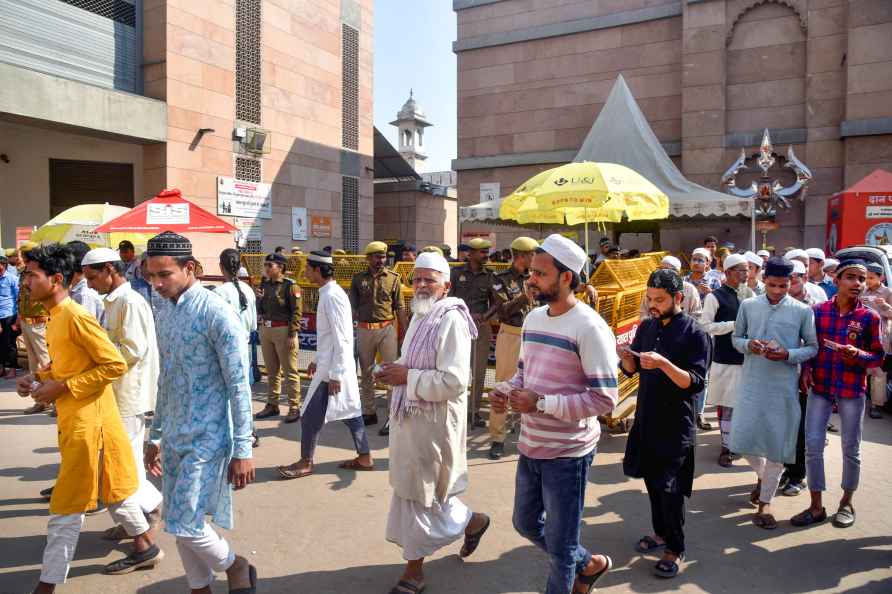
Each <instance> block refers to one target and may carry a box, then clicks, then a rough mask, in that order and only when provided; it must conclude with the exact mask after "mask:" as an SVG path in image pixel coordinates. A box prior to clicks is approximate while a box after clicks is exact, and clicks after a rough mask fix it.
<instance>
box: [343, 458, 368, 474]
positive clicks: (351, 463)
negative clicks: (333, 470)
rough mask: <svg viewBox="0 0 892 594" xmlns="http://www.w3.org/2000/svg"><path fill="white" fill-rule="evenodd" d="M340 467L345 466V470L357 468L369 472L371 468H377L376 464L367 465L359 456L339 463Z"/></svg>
mask: <svg viewBox="0 0 892 594" xmlns="http://www.w3.org/2000/svg"><path fill="white" fill-rule="evenodd" d="M338 468H343V469H345V470H355V471H357V472H368V471H370V470H375V464H374V463H372V464H371V465H369V466H366V465H365V464H362V463H361V462H360V461H359V458H353V459H352V460H347V461H346V462H341V463H340V464H338Z"/></svg>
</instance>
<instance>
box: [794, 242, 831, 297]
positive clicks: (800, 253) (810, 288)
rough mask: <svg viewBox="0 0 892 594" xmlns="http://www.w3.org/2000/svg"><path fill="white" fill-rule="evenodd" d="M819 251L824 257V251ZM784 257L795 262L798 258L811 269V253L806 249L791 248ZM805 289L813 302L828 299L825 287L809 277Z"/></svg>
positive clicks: (807, 268)
mask: <svg viewBox="0 0 892 594" xmlns="http://www.w3.org/2000/svg"><path fill="white" fill-rule="evenodd" d="M817 252H820V255H821V256H822V257H823V255H824V252H823V251H821V250H817ZM784 258H786V259H787V260H791V261H794V262H795V261H797V260H798V261H799V262H802V263H803V264H804V265H805V269H806V270H811V268H810V264H809V262H810V256H809V253H808V252H807V251H805V250H801V249H792V250H789V251H787V253H786V254H784ZM822 259H823V258H822ZM805 290H806V291H807V292H808V296H809V297H811V299H812V302H813V303H815V304H816V305H817V304H819V303H824V302H825V301H827V293H825V292H824V289H822V288H821V287H819V286H818V285H817V284H816V283H813V282H812V281H811V280H808V279H807V282H806V283H805Z"/></svg>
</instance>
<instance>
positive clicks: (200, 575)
mask: <svg viewBox="0 0 892 594" xmlns="http://www.w3.org/2000/svg"><path fill="white" fill-rule="evenodd" d="M147 253H148V256H149V257H148V266H147V272H148V276H149V279H148V280H149V282H150V283H151V284H152V286H153V287H154V289H155V290H156V291H157V292H158V294H159V295H161V296H162V297H164V298H165V299H168V300H170V302H171V306H170V307H166V308H164V309H163V310H161V311H159V312H158V319H157V320H156V326H157V332H158V343H159V344H163V345H166V347H165V348H164V349H162V350H161V374H160V376H159V378H158V402H157V405H156V408H155V418H154V421H153V423H152V431H151V434H150V443H149V444H148V445H147V447H146V467H147V468H148V470H149V472H151V473H152V474H153V475H155V476H162V477H163V478H162V481H163V493H164V510H163V518H164V524H165V530H166V531H167V532H169V533H171V534H173V535H175V536H176V538H177V548H178V549H179V552H180V557H181V558H182V561H183V566H184V568H185V570H186V577H187V579H188V582H189V586H190V588H192V591H193V593H198V592H201V593H205V592H206V593H208V594H209V593H210V584H211V583H212V582H213V580H214V572H218V571H225V572H226V573H227V577H228V578H229V587H230V592H239V593H240V594H247V593H253V592H254V591H255V583H256V571H255V569H254V567H253V566H251V565H249V564H248V561H247V560H246V559H245V558H244V557H240V556H237V555H235V553H234V552H233V551H232V550H231V549H230V547H229V544H228V543H227V542H226V541H225V540H224V539H222V538H220V536H219V535H218V534H217V533H216V532H214V530H213V529H212V528H211V527H210V526H209V525H208V524H207V523H206V522H205V516H206V515H209V516H211V519H212V520H213V521H214V523H215V524H217V525H218V526H221V527H223V528H227V529H231V528H232V525H233V522H232V515H233V514H232V489H233V487H234V488H235V489H241V488H244V487H245V486H246V485H247V484H248V483H250V482H252V481H253V480H254V463H253V461H252V460H251V389H250V386H249V384H248V379H247V378H248V370H247V361H248V357H247V345H248V340H247V336H246V335H245V331H244V329H243V328H242V324H241V322H240V321H239V319H238V316H237V315H236V313H235V312H234V311H233V310H232V308H231V307H230V306H229V305H228V304H227V303H226V302H225V301H224V300H223V299H222V298H221V297H219V296H218V295H215V294H214V293H213V292H211V291H208V290H205V289H204V288H203V287H202V286H201V284H200V283H199V282H198V280H197V279H196V277H195V259H194V258H193V257H192V245H191V244H190V243H189V240H187V239H186V238H185V237H182V236H180V235H177V234H175V233H171V232H164V233H162V234H160V235H158V236H156V237H153V238H152V239H151V240H149V243H148V249H147ZM159 454H161V456H160V459H159ZM162 461H163V469H162Z"/></svg>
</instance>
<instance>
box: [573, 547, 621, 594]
mask: <svg viewBox="0 0 892 594" xmlns="http://www.w3.org/2000/svg"><path fill="white" fill-rule="evenodd" d="M602 557H604V560H605V561H607V563H605V564H604V569H602V570H601V571H599V572H598V573H593V574H592V575H585V574H582V573H577V574H576V581H578V582H579V583H580V584H582V585H583V586H585V587H586V590H585V592H586V594H591V592H594V591H595V583H597V581H598V580H599V579H601V578H602V577H603V576H604V575H606V574H607V572H608V571H610V570H611V569H613V559H611V558H610V555H602ZM574 592H579V590H574Z"/></svg>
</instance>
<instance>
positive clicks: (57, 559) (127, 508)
mask: <svg viewBox="0 0 892 594" xmlns="http://www.w3.org/2000/svg"><path fill="white" fill-rule="evenodd" d="M108 513H109V514H110V515H111V517H112V519H113V520H114V522H115V523H116V524H120V525H121V526H123V527H124V530H126V531H127V534H128V535H129V536H137V535H139V534H142V533H143V532H145V531H146V530H148V529H149V523H148V521H146V516H145V514H143V512H142V509H140V507H139V505H138V504H137V503H136V500H135V499H134V498H133V497H132V496H131V497H129V498H127V499H125V500H124V501H122V502H121V503H115V504H112V505H109V506H108ZM84 515H85V514H66V515H58V514H52V515H50V519H49V522H48V523H47V527H46V548H44V549H43V567H42V568H41V570H40V581H41V582H44V583H45V584H64V583H65V580H66V579H67V578H68V569H69V567H70V566H71V561H72V559H74V551H75V549H77V540H78V537H79V536H80V533H81V527H83V525H84Z"/></svg>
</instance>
